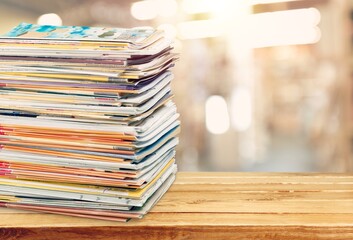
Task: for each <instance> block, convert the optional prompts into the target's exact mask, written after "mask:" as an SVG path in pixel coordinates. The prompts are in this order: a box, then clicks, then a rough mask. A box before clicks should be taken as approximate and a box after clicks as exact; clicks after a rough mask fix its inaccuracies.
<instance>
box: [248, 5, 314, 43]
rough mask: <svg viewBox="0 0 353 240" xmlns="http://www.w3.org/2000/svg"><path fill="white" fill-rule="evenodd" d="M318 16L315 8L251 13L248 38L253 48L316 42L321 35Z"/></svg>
mask: <svg viewBox="0 0 353 240" xmlns="http://www.w3.org/2000/svg"><path fill="white" fill-rule="evenodd" d="M320 17H321V15H320V12H319V11H318V10H317V9H316V8H306V9H296V10H287V11H278V12H269V13H259V14H253V15H250V17H249V28H250V29H249V31H248V33H249V36H248V39H249V41H250V43H251V46H252V47H254V48H259V47H270V46H281V45H294V44H309V43H316V42H318V41H319V40H320V37H321V32H320V29H319V28H318V27H317V24H318V23H319V22H320Z"/></svg>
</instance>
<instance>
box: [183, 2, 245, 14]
mask: <svg viewBox="0 0 353 240" xmlns="http://www.w3.org/2000/svg"><path fill="white" fill-rule="evenodd" d="M236 1H238V0H236ZM226 3H227V0H217V1H215V0H184V1H183V2H182V7H183V9H184V11H185V12H186V13H189V14H194V13H203V12H220V11H222V10H224V9H225V8H226V7H225V6H226Z"/></svg>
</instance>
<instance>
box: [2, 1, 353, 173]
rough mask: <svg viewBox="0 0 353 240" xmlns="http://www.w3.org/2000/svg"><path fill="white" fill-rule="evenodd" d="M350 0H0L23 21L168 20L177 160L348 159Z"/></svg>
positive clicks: (278, 164)
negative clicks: (174, 54) (173, 54)
mask: <svg viewBox="0 0 353 240" xmlns="http://www.w3.org/2000/svg"><path fill="white" fill-rule="evenodd" d="M352 10H353V0H304V1H293V0H292V1H290V0H287V1H285V0H144V1H137V0H133V1H132V0H124V1H123V0H121V1H114V0H96V1H93V0H60V1H59V0H57V1H47V0H0V32H1V33H5V32H7V31H8V30H10V29H11V28H12V27H14V26H16V25H17V24H18V23H20V22H29V23H39V24H54V25H61V24H62V25H86V26H109V27H111V26H113V27H136V26H152V27H155V28H159V29H164V30H165V31H166V34H167V35H168V36H170V37H172V38H175V39H176V41H175V49H176V51H178V52H180V53H181V57H180V60H179V62H178V63H177V67H176V68H175V69H174V72H175V80H174V83H173V85H174V94H175V102H176V104H177V106H178V109H179V112H180V113H181V121H182V133H181V136H180V145H179V147H178V153H177V155H178V156H177V162H178V164H179V169H180V170H181V171H280V172H298V171H299V172H311V171H328V172H348V171H353V160H352V159H353V151H352V150H353V145H352V143H353V141H352V140H353V85H352V80H353V79H352V71H351V69H352V60H353V52H352V43H353V42H352V40H353V38H352V29H353V25H352V21H353V20H352V19H353V17H352V16H353V14H352V13H353V11H352Z"/></svg>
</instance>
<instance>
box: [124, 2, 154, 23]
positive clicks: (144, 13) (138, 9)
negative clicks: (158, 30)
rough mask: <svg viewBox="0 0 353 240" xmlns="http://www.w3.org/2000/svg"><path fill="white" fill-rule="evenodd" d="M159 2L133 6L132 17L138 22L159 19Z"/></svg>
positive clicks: (138, 3)
mask: <svg viewBox="0 0 353 240" xmlns="http://www.w3.org/2000/svg"><path fill="white" fill-rule="evenodd" d="M158 7H159V6H158V1H156V0H149V1H139V2H135V3H133V4H132V5H131V9H130V12H131V15H132V16H133V17H134V18H136V19H137V20H150V19H153V18H155V17H157V13H158V12H157V10H158Z"/></svg>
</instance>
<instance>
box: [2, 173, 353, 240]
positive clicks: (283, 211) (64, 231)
mask: <svg viewBox="0 0 353 240" xmlns="http://www.w3.org/2000/svg"><path fill="white" fill-rule="evenodd" d="M65 238H66V239H347V240H348V239H350V240H351V239H353V175H350V174H331V173H330V174H324V173H315V174H296V173H178V177H177V180H176V182H175V184H174V185H173V186H172V188H171V189H170V191H169V192H168V193H167V194H166V195H165V196H164V197H163V198H162V200H161V201H160V202H159V203H158V205H157V206H156V207H155V208H154V209H153V210H152V211H151V212H150V213H149V214H148V215H147V216H146V217H145V218H144V219H141V220H134V221H130V222H128V223H115V222H107V221H99V220H92V219H84V218H75V217H66V216H60V215H53V214H39V213H33V212H24V211H13V210H3V211H1V212H0V239H1V240H2V239H4V240H8V239H11V240H12V239H23V240H27V239H40V240H41V239H43V240H44V239H54V240H55V239H65Z"/></svg>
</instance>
